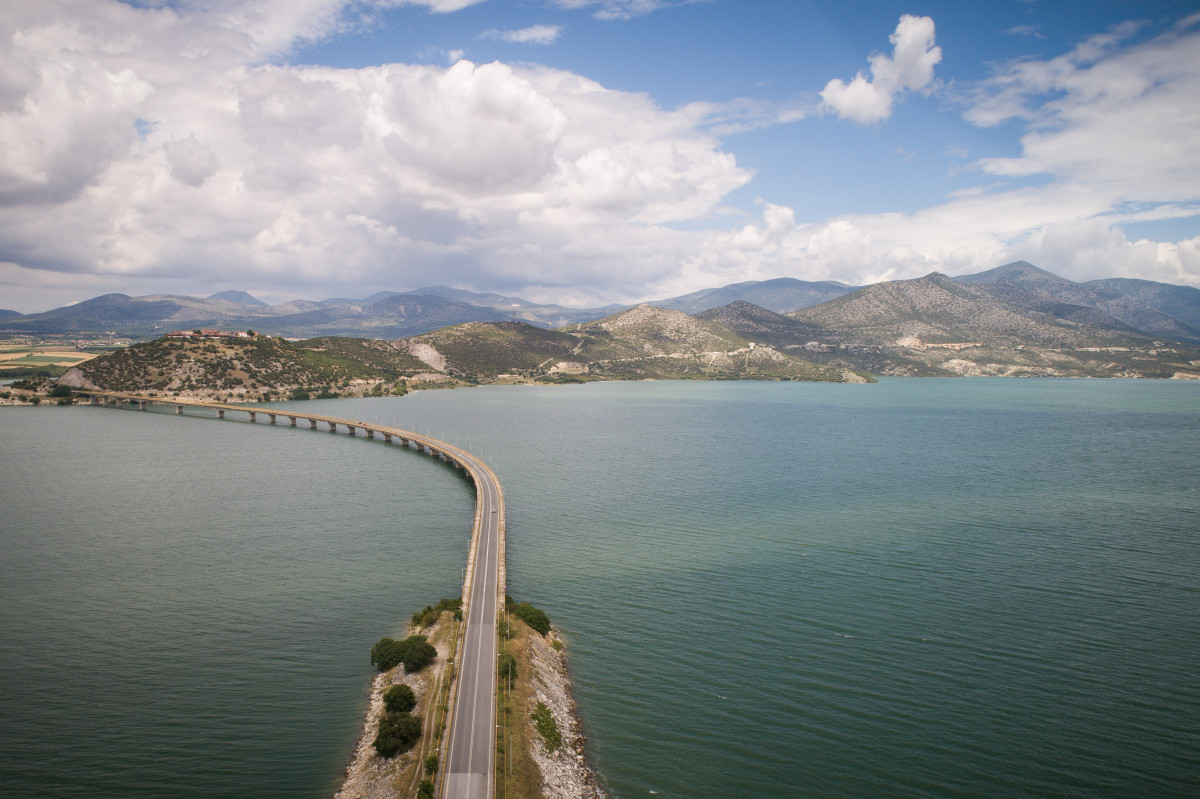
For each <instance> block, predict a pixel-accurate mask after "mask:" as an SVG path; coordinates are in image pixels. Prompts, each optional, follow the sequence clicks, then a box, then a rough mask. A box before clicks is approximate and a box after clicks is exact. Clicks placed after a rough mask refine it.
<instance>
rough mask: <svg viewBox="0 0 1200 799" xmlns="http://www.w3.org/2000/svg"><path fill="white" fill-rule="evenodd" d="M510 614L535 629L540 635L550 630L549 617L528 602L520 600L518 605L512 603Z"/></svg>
mask: <svg viewBox="0 0 1200 799" xmlns="http://www.w3.org/2000/svg"><path fill="white" fill-rule="evenodd" d="M512 614H513V615H514V616H516V617H517V618H518V619H520V620H521V621H523V622H525V623H526V624H528V625H529V626H530V628H531V629H534V630H537V631H538V632H539V633H541V634H542V635H545V634H546V633H548V632H550V619H549V617H547V616H546V614H545V613H544V612H542V611H541V610H538V609H537V608H535V607H534V606H533V605H531V604H529V603H528V602H521V603H520V604H518V605H513V607H512Z"/></svg>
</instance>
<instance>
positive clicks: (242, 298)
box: [208, 291, 269, 308]
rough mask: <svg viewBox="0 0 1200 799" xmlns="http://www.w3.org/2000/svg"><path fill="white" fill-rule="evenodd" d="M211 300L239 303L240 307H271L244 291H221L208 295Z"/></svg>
mask: <svg viewBox="0 0 1200 799" xmlns="http://www.w3.org/2000/svg"><path fill="white" fill-rule="evenodd" d="M208 299H210V300H225V301H226V302H233V303H237V304H238V305H249V306H250V307H252V308H267V307H269V306H268V305H267V304H266V303H265V302H263V301H262V300H260V299H258V298H256V297H252V296H250V295H249V294H247V293H246V292H244V291H221V292H218V293H216V294H210V295H208Z"/></svg>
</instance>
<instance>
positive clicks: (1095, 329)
mask: <svg viewBox="0 0 1200 799" xmlns="http://www.w3.org/2000/svg"><path fill="white" fill-rule="evenodd" d="M738 303H745V304H747V305H749V306H753V307H756V308H758V309H759V311H753V310H751V309H749V308H746V307H744V306H739V305H738ZM653 305H654V306H656V307H659V308H662V309H663V310H668V311H676V312H684V313H690V314H699V315H701V318H700V321H702V322H703V321H716V322H719V323H720V324H722V325H725V326H726V328H728V330H730V331H732V332H735V333H736V334H737V335H739V336H742V337H743V338H745V339H747V341H754V342H756V343H758V344H771V345H773V346H783V347H804V346H805V345H808V344H821V345H828V346H831V347H843V348H844V347H845V346H877V345H888V346H891V345H892V344H894V342H895V341H896V340H897V339H901V338H905V337H911V338H916V339H919V340H922V341H924V342H925V343H927V344H946V343H949V344H952V343H963V342H964V341H967V340H970V341H977V340H978V341H987V342H990V343H992V344H995V345H998V346H1004V347H1014V346H1019V345H1021V344H1025V345H1030V346H1037V347H1052V346H1065V347H1080V346H1085V345H1086V346H1091V345H1094V346H1114V345H1113V344H1112V342H1114V341H1122V340H1123V339H1122V337H1123V336H1134V339H1136V334H1137V333H1139V332H1140V333H1141V334H1144V335H1145V336H1148V337H1152V338H1153V339H1157V340H1159V341H1164V342H1173V341H1180V342H1190V343H1191V344H1197V343H1200V289H1196V288H1192V287H1189V286H1173V285H1168V284H1165V283H1155V282H1153V281H1147V280H1132V279H1109V280H1095V281H1089V282H1086V283H1075V282H1073V281H1070V280H1066V279H1065V278H1062V277H1059V276H1057V275H1054V274H1051V273H1050V272H1047V271H1045V270H1044V269H1040V268H1038V267H1036V266H1034V265H1033V264H1030V263H1027V262H1024V261H1017V262H1015V263H1011V264H1005V265H1004V266H1000V267H997V268H995V269H989V270H987V271H985V272H980V273H978V274H974V275H963V276H960V277H957V278H953V279H950V278H946V277H945V276H941V275H931V276H929V277H927V278H921V279H919V280H917V281H895V282H890V283H880V284H876V285H875V286H867V287H863V288H854V287H852V286H846V285H842V284H840V283H833V282H829V281H825V282H809V281H803V280H797V279H794V278H777V279H774V280H763V281H750V282H744V283H734V284H731V285H728V286H722V287H718V288H711V289H705V290H703V291H697V292H693V293H691V294H686V295H683V296H681V297H674V298H670V299H666V300H662V301H660V302H657V303H653ZM810 309H819V310H817V311H814V314H813V315H808V314H807V313H806V311H807V310H810ZM623 310H629V309H625V308H622V307H620V306H607V307H604V308H586V309H579V308H568V307H565V306H560V305H541V304H538V303H533V302H529V301H528V300H524V299H522V298H519V297H509V296H505V295H502V294H493V293H477V292H473V291H467V290H465V289H456V288H451V287H449V286H429V287H427V288H423V289H416V290H413V291H407V292H395V291H381V292H377V293H375V294H372V295H371V296H369V297H366V298H363V299H348V298H331V299H327V300H322V301H321V302H311V301H308V300H295V301H292V302H288V303H283V304H281V305H275V306H266V305H264V304H263V303H262V302H260V301H259V300H257V299H255V298H254V297H252V296H251V295H249V294H247V293H246V292H241V291H226V292H220V293H218V294H214V295H212V296H211V297H208V298H204V299H199V298H195V297H186V296H176V295H154V296H147V297H129V296H127V295H124V294H106V295H103V296H101V297H95V298H93V299H90V300H87V301H85V302H81V303H77V304H75V305H70V306H66V307H63V308H56V309H54V310H52V311H46V312H45V313H38V314H28V315H22V314H17V313H13V312H4V313H0V332H4V331H8V332H25V333H33V334H64V333H81V334H88V333H93V334H94V333H109V332H112V333H115V334H117V335H123V336H131V337H135V338H154V337H158V336H161V335H163V334H165V333H167V332H170V331H172V330H177V329H194V328H218V329H223V330H247V329H253V330H257V331H259V332H263V333H269V334H271V335H282V336H287V337H289V338H309V337H312V336H351V337H365V338H377V339H387V340H392V339H398V338H406V337H412V336H417V335H421V334H423V333H429V332H432V331H434V330H437V329H439V328H442V327H449V326H454V325H460V324H466V323H469V322H488V323H493V322H505V321H519V322H525V323H528V324H530V325H533V326H536V327H541V328H551V329H556V328H563V327H566V326H570V325H586V324H589V323H591V322H594V321H598V320H601V319H605V318H609V317H611V316H613V315H614V314H616V313H617V312H619V311H623ZM710 311H711V312H713V314H712V315H709V316H705V314H708V313H709V312H710ZM643 313H644V312H643ZM764 313H765V314H770V313H774V314H776V316H778V315H779V314H786V315H787V316H789V317H790V318H791V323H784V322H782V321H781V320H780V319H779V318H776V317H770V316H764V315H763V314H764ZM789 324H791V325H792V326H791V327H789V326H788V325H789ZM802 324H807V325H809V328H804V327H802V326H801V327H797V326H796V325H802ZM606 335H607V334H606ZM793 337H798V338H797V339H796V340H793ZM801 338H802V339H804V341H799V339H801ZM1134 339H1130V340H1131V341H1134ZM785 342H786V343H785ZM1088 342H1090V344H1088ZM1142 343H1145V342H1144V340H1142V339H1137V340H1136V346H1141V344H1142ZM1117 346H1120V345H1117ZM809 350H811V351H813V352H815V351H816V350H815V348H809ZM807 351H808V350H806V352H807ZM843 354H844V353H843ZM805 357H808V356H807V355H806V356H805ZM822 357H825V358H826V361H827V362H833V361H832V359H833V356H832V355H829V354H826V355H825V356H822ZM889 357H891V356H889ZM897 357H899V356H897ZM922 357H924V358H925V359H926V360H928V357H926V356H922ZM847 363H849V361H847ZM889 363H890V362H889ZM858 364H859V366H863V365H864V364H866V366H868V367H869V368H872V369H881V370H886V369H887V368H889V367H888V366H887V364H886V363H884V362H882V361H880V362H875V361H870V362H858Z"/></svg>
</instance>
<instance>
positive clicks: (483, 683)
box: [442, 453, 504, 799]
mask: <svg viewBox="0 0 1200 799" xmlns="http://www.w3.org/2000/svg"><path fill="white" fill-rule="evenodd" d="M463 455H464V456H465V457H462V458H461V460H462V462H464V463H465V464H466V465H467V467H468V469H469V470H470V471H472V472H473V473H474V474H475V475H476V478H477V481H478V482H477V485H478V486H479V488H478V496H477V503H476V507H477V512H478V513H479V514H480V525H479V538H478V543H477V545H476V547H477V548H476V551H475V562H474V568H473V571H472V574H471V579H470V589H469V590H470V594H469V597H468V603H467V614H466V616H465V621H466V630H465V632H464V635H463V646H462V651H460V652H459V656H458V668H459V671H458V688H457V693H456V694H455V698H454V710H453V716H452V721H451V724H450V735H449V739H448V740H447V742H446V752H447V754H446V758H445V781H444V782H443V786H444V788H443V793H442V797H443V799H491V797H492V796H493V795H494V793H495V791H494V773H495V772H494V768H493V764H494V762H495V753H496V745H495V741H496V656H497V652H496V646H497V645H496V614H497V610H498V608H497V604H498V591H497V588H498V585H497V583H498V580H499V557H500V522H501V520H502V518H503V516H504V507H503V505H504V500H503V495H502V494H501V493H500V483H499V481H498V480H497V479H496V476H495V475H494V474H492V471H491V470H490V469H488V468H487V466H485V465H484V464H483V462H482V461H479V460H478V459H476V458H475V457H474V456H471V455H466V453H463Z"/></svg>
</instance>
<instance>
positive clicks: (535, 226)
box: [0, 0, 1200, 312]
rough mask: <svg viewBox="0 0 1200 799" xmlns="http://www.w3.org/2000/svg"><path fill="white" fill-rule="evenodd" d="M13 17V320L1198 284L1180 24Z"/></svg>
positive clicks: (457, 16)
mask: <svg viewBox="0 0 1200 799" xmlns="http://www.w3.org/2000/svg"><path fill="white" fill-rule="evenodd" d="M28 5H30V7H28V8H24V7H18V4H6V8H4V9H3V10H0V28H2V29H3V32H4V36H3V37H0V41H3V42H4V44H2V45H0V145H2V146H3V152H4V153H5V156H4V159H3V161H0V308H11V309H15V310H20V311H25V312H32V311H37V310H45V309H48V308H51V307H56V306H59V305H63V304H66V303H69V302H75V301H79V300H82V299H86V298H88V297H91V296H95V295H97V294H101V293H107V292H111V291H119V292H123V293H127V294H133V295H142V294H152V293H169V294H194V295H207V294H211V293H214V292H217V291H222V290H225V289H229V288H240V289H246V290H249V291H251V292H252V293H254V294H255V295H256V296H259V297H261V298H263V299H265V300H267V301H284V300H287V299H292V298H307V299H321V298H323V297H329V296H366V295H368V294H371V293H372V292H374V291H378V290H384V289H391V290H407V289H413V288H418V287H420V286H423V285H430V284H434V283H445V284H450V285H454V286H458V287H462V288H468V289H474V290H478V291H498V292H502V293H509V294H516V295H520V296H524V297H527V298H529V299H533V300H538V301H545V302H560V303H565V304H575V305H601V304H605V303H608V302H629V301H635V300H642V299H653V298H655V297H667V296H672V295H674V294H680V293H684V292H686V291H692V290H695V289H699V288H705V287H710V286H716V285H723V284H726V283H731V282H737V281H741V280H758V279H767V278H772V277H779V276H790V277H797V278H801V279H807V280H839V281H842V282H845V283H850V284H855V285H858V284H864V283H869V282H876V281H879V280H886V279H904V278H912V277H919V276H921V275H924V274H928V273H929V272H932V271H941V272H945V273H948V274H963V273H969V272H975V271H979V270H981V269H987V268H991V267H993V266H997V265H1000V264H1002V263H1006V262H1008V261H1012V260H1016V259H1019V258H1023V259H1025V260H1029V261H1031V262H1033V263H1035V264H1037V265H1039V266H1042V267H1043V268H1046V269H1048V270H1050V271H1053V272H1055V273H1057V274H1060V275H1063V276H1064V277H1068V278H1071V279H1075V280H1087V279H1092V278H1100V277H1110V276H1126V277H1144V278H1147V279H1151V280H1159V281H1163V282H1170V283H1179V284H1190V285H1196V286H1200V144H1198V143H1197V142H1200V136H1197V135H1196V133H1195V131H1196V130H1200V3H1198V2H1191V3H1187V2H1153V3H1147V2H1136V0H1130V1H1129V2H1111V1H1110V2H1105V1H1103V0H1100V1H1098V2H1092V3H1089V4H1087V6H1086V11H1081V5H1080V4H1078V3H1061V2H1040V1H1039V0H1005V1H1003V2H992V3H961V2H957V3H949V2H924V3H892V2H867V1H865V0H843V2H825V1H824V0H821V1H820V2H806V1H805V0H793V1H791V2H782V1H772V0H741V1H740V2H733V0H697V1H696V2H682V1H680V2H675V1H672V0H515V1H513V2H503V1H502V0H474V1H473V0H378V1H366V2H347V1H346V0H208V1H206V2H202V1H201V0H191V1H188V0H183V1H181V2H158V1H155V0H143V1H142V2H136V3H121V2H117V0H45V2H41V3H38V4H28Z"/></svg>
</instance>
